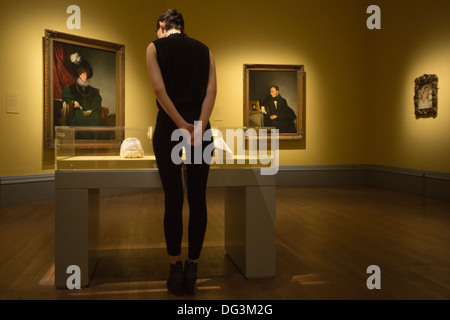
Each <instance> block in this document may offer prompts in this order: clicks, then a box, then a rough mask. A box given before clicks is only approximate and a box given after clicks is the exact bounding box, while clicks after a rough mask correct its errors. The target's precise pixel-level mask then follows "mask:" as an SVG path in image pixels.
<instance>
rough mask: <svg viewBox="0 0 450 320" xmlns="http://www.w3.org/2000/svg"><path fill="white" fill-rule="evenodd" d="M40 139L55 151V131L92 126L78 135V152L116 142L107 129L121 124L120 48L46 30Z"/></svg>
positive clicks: (121, 61) (121, 55)
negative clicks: (58, 128)
mask: <svg viewBox="0 0 450 320" xmlns="http://www.w3.org/2000/svg"><path fill="white" fill-rule="evenodd" d="M45 78H46V81H45V102H46V105H45V136H46V146H47V147H48V148H53V147H54V138H55V137H54V134H55V131H54V127H55V126H73V127H96V128H101V129H98V131H97V133H95V134H94V133H93V132H83V133H81V132H80V135H79V136H77V137H76V139H77V143H76V146H77V147H80V148H95V147H111V146H116V145H117V143H118V142H119V141H120V137H118V136H117V133H116V132H115V131H114V130H108V128H110V129H111V127H116V126H123V124H124V46H123V45H120V44H115V43H110V42H105V41H101V40H94V39H88V38H82V37H78V36H74V35H68V34H64V33H59V32H55V31H49V30H46V37H45Z"/></svg>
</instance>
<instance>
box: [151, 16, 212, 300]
mask: <svg viewBox="0 0 450 320" xmlns="http://www.w3.org/2000/svg"><path fill="white" fill-rule="evenodd" d="M156 35H157V37H158V39H157V40H155V41H153V42H152V43H150V45H149V46H148V48H147V68H148V73H149V76H150V80H151V82H152V86H153V89H154V91H155V95H156V99H157V106H158V109H159V111H158V116H157V120H156V127H155V133H154V136H153V148H154V152H155V157H156V162H157V165H158V169H159V174H160V177H161V182H162V185H163V189H164V197H165V200H164V202H165V212H164V233H165V238H166V245H167V253H168V255H169V262H170V275H169V279H168V281H167V288H168V290H169V291H170V292H172V293H174V294H175V295H178V296H179V295H183V294H184V293H187V294H188V295H192V294H194V291H195V282H196V280H197V274H196V273H197V262H198V259H199V257H200V252H201V250H202V246H203V239H204V236H205V232H206V221H207V209H206V183H207V179H208V173H209V163H208V161H206V162H205V160H202V162H201V163H200V164H187V163H186V171H187V182H186V184H187V197H188V202H189V227H188V240H189V249H188V260H186V262H185V268H184V271H183V268H182V263H181V258H180V254H181V240H182V233H183V222H182V209H183V199H184V194H183V183H182V173H181V164H176V163H174V161H173V160H172V157H171V153H172V149H173V148H174V147H175V146H176V145H177V144H179V141H171V136H172V133H173V132H174V130H177V129H185V130H187V131H185V132H189V137H187V138H188V141H189V145H190V148H191V153H190V154H194V151H193V149H194V148H202V154H203V150H204V149H205V147H206V146H208V145H209V144H210V143H211V141H212V140H209V141H200V144H199V145H198V139H197V142H194V122H195V121H198V123H201V128H199V127H196V130H195V131H196V136H197V135H198V134H197V132H198V131H199V130H200V131H201V134H202V136H203V133H204V132H205V131H206V130H208V129H209V128H210V125H209V118H210V116H211V112H212V110H213V107H214V101H215V98H216V91H217V84H216V71H215V65H214V59H213V58H212V55H211V53H210V51H209V49H208V47H207V46H206V45H204V44H203V43H201V42H200V41H197V40H195V39H192V38H190V37H188V36H187V35H186V34H185V33H184V20H183V16H182V15H181V13H179V12H177V11H176V10H173V9H169V10H167V11H165V12H164V13H163V14H162V15H161V16H160V18H159V19H158V21H157V22H156ZM196 138H198V137H196ZM194 145H195V146H194Z"/></svg>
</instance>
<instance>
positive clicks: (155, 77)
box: [147, 43, 194, 132]
mask: <svg viewBox="0 0 450 320" xmlns="http://www.w3.org/2000/svg"><path fill="white" fill-rule="evenodd" d="M147 71H148V75H149V77H150V81H151V83H152V87H153V90H154V91H155V95H156V99H158V101H159V103H160V104H161V106H162V107H163V109H164V111H166V113H167V114H168V115H169V117H170V118H171V119H172V120H173V122H174V123H175V124H176V126H177V127H178V128H180V129H187V130H188V131H189V132H192V131H193V130H194V127H193V125H192V124H189V123H188V122H186V121H185V120H184V119H183V117H182V116H181V115H180V113H179V112H178V110H177V109H176V107H175V105H174V104H173V102H172V100H171V99H170V97H169V96H168V94H167V91H166V86H165V85H164V80H163V77H162V74H161V69H160V68H159V65H158V61H157V59H156V48H155V45H154V44H153V43H150V45H149V46H148V47H147Z"/></svg>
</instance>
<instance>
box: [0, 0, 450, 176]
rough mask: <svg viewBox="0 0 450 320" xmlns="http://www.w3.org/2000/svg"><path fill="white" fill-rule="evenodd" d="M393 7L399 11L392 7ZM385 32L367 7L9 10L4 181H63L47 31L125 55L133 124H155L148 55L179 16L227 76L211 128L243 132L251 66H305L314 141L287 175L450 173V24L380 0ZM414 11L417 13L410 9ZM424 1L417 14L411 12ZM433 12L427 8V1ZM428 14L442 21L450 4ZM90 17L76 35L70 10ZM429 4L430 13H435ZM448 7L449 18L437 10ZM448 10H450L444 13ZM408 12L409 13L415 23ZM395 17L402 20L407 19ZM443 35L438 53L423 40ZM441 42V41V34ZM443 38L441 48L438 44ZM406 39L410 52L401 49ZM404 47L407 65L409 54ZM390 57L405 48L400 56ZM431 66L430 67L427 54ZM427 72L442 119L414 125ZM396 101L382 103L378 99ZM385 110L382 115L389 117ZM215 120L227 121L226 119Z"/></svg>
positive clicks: (2, 100)
mask: <svg viewBox="0 0 450 320" xmlns="http://www.w3.org/2000/svg"><path fill="white" fill-rule="evenodd" d="M392 2H394V3H392ZM379 3H381V4H380V7H381V10H382V29H381V30H368V29H367V28H366V19H367V17H368V14H366V12H365V11H366V8H367V6H369V5H370V4H372V3H371V2H369V1H360V0H343V1H335V0H318V1H303V0H292V1H288V0H281V1H276V2H273V1H266V0H252V1H236V0H228V1H216V0H210V1H205V0H167V1H138V0H128V1H114V0H109V1H106V0H100V1H86V0H82V1H81V0H79V1H57V2H55V1H49V0H43V1H39V2H38V3H37V2H35V1H30V0H18V1H15V2H14V3H8V4H2V10H1V11H0V27H1V31H0V32H1V40H0V41H1V42H0V43H1V48H2V50H1V53H0V70H2V77H0V132H1V134H2V137H1V139H0V176H7V175H26V174H39V173H50V172H53V170H54V168H53V153H52V151H48V150H45V148H44V147H43V135H44V134H43V133H44V128H43V120H44V119H43V117H44V111H43V103H44V102H43V100H44V96H43V87H44V85H43V43H42V37H43V36H44V30H45V29H51V30H57V31H61V32H65V33H71V34H75V35H80V36H85V37H89V38H94V39H101V40H105V41H111V42H116V43H121V44H124V45H125V50H126V53H125V57H126V62H125V74H126V76H125V110H126V111H125V122H126V125H128V126H141V125H152V124H154V122H155V117H156V108H155V105H154V95H153V93H152V92H151V90H150V88H149V85H150V84H149V81H148V78H147V74H146V70H145V49H146V47H147V45H148V43H149V42H150V41H152V40H153V39H154V34H153V28H154V24H155V20H156V19H157V17H158V16H159V14H160V13H161V12H162V11H163V10H164V9H166V8H167V7H176V8H178V9H179V10H180V11H181V12H182V13H183V15H184V17H185V20H186V32H187V33H188V34H189V35H191V36H192V37H195V38H199V39H200V40H202V41H204V42H205V43H206V44H208V46H209V47H210V49H211V51H212V53H213V55H214V57H215V60H216V66H217V72H218V84H219V86H218V90H219V92H218V96H217V103H216V108H217V110H219V111H220V114H221V116H220V117H219V116H218V115H217V114H216V113H214V114H213V117H212V119H213V120H212V124H213V126H233V127H235V126H240V125H242V117H243V116H242V114H243V112H242V105H243V80H242V74H243V72H242V71H243V64H245V63H264V64H303V65H305V70H306V74H307V76H306V95H307V97H306V140H305V141H297V142H293V141H289V142H288V141H282V142H281V152H280V164H281V165H314V164H319V165H322V164H380V165H388V166H398V167H406V168H413V169H426V170H435V171H450V169H449V167H448V161H446V159H449V156H450V154H449V153H450V151H449V148H446V145H445V140H446V139H447V140H448V138H449V131H448V130H449V129H448V125H446V124H447V123H448V122H449V120H450V119H449V118H450V115H449V112H448V111H447V110H445V106H446V104H447V105H448V103H446V102H448V99H449V98H450V97H449V96H448V95H447V94H446V92H445V91H446V90H445V88H447V91H448V90H449V89H450V88H448V86H450V83H448V78H446V75H445V73H447V74H448V71H449V70H448V69H449V68H450V63H449V62H447V61H446V59H445V56H448V54H447V53H448V50H449V47H448V46H447V47H445V45H444V41H443V39H444V37H445V35H449V34H450V30H448V29H449V27H448V23H447V26H446V22H440V25H439V30H435V28H433V26H432V23H434V22H433V19H431V18H428V20H426V21H428V22H429V23H431V25H430V24H428V23H427V24H426V25H423V26H422V22H421V21H422V20H414V21H415V23H414V24H413V26H414V27H413V28H412V29H411V28H410V25H411V21H410V18H408V17H410V16H411V15H413V16H418V15H419V14H420V12H422V10H423V9H422V8H420V7H419V6H418V5H419V3H420V2H419V1H408V2H405V1H401V0H398V1H381V2H379ZM406 3H407V4H408V5H407V6H406V5H405V4H406ZM413 3H417V5H411V4H413ZM427 3H428V2H427ZM431 3H432V4H433V3H435V4H436V5H437V8H436V7H435V9H433V10H431V9H429V10H428V11H429V12H433V13H436V14H437V15H438V16H439V15H440V16H441V18H442V17H444V15H445V12H443V11H445V10H446V9H447V8H448V5H447V4H446V1H431ZM71 4H77V5H79V6H80V8H81V30H69V29H67V27H66V19H67V17H68V16H69V15H68V14H67V13H66V8H67V7H68V6H69V5H71ZM432 4H431V6H432ZM439 6H441V7H445V10H439V9H440V8H439ZM446 11H448V10H446ZM405 13H406V14H405ZM397 18H400V20H398V19H397ZM423 28H427V30H428V31H431V33H432V34H433V35H434V37H433V36H432V37H427V38H426V39H427V40H426V41H427V43H428V45H434V46H437V45H442V47H440V48H439V50H434V51H433V52H428V51H427V50H425V49H424V48H422V45H421V43H420V41H411V42H409V41H408V40H407V39H410V40H411V39H414V40H416V39H415V35H423V36H424V35H426V34H427V32H426V31H422V29H423ZM436 32H438V34H437V35H436ZM437 40H439V41H437ZM399 41H400V43H399ZM401 41H403V42H407V46H406V48H407V49H408V50H407V52H406V53H407V54H406V55H407V57H406V58H405V55H402V54H401V51H402V50H403V49H404V48H405V43H402V42H401ZM390 48H395V52H392V51H393V50H391V49H390ZM424 54H425V55H429V58H430V59H429V60H422V59H421V57H422V56H423V55H424ZM423 73H437V74H438V76H439V87H440V88H441V89H440V91H439V111H438V112H439V113H438V117H437V118H436V119H419V120H416V119H415V117H414V114H413V104H412V95H413V93H411V91H412V90H413V80H414V78H415V77H417V76H419V75H421V74H423ZM386 90H387V91H389V94H388V95H386V96H384V95H381V94H378V93H380V92H384V91H386ZM7 91H15V92H18V93H19V98H20V107H21V113H20V114H9V113H6V92H7ZM380 109H381V110H383V111H380ZM217 119H221V121H218V120H217Z"/></svg>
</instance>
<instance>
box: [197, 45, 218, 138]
mask: <svg viewBox="0 0 450 320" xmlns="http://www.w3.org/2000/svg"><path fill="white" fill-rule="evenodd" d="M216 95H217V80H216V66H215V63H214V58H213V56H212V54H211V52H210V53H209V78H208V87H207V88H206V96H205V99H204V100H203V104H202V112H201V114H200V119H199V120H200V121H201V122H202V132H203V131H205V128H206V125H207V124H208V121H209V118H210V117H211V113H212V110H213V108H214V102H215V101H216Z"/></svg>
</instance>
